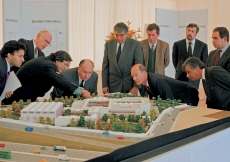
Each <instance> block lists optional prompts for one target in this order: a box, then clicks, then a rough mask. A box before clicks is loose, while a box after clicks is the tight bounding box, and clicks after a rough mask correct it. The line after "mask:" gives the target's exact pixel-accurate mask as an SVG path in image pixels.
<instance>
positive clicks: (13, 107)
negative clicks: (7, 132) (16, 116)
mask: <svg viewBox="0 0 230 162" xmlns="http://www.w3.org/2000/svg"><path fill="white" fill-rule="evenodd" d="M16 104H17V102H16V101H14V102H13V103H12V111H14V110H15V107H16Z"/></svg>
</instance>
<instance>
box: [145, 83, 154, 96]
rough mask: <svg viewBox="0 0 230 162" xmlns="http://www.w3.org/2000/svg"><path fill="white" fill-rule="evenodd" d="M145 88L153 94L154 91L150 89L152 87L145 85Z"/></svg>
mask: <svg viewBox="0 0 230 162" xmlns="http://www.w3.org/2000/svg"><path fill="white" fill-rule="evenodd" d="M145 89H146V91H147V92H148V94H149V95H151V96H152V94H153V93H152V90H151V89H150V87H149V86H147V85H145Z"/></svg>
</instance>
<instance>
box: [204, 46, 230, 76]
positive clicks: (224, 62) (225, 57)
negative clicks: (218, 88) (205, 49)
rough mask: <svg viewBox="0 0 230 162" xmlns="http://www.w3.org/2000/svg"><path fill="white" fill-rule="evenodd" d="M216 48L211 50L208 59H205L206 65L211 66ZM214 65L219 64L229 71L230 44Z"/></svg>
mask: <svg viewBox="0 0 230 162" xmlns="http://www.w3.org/2000/svg"><path fill="white" fill-rule="evenodd" d="M217 51H218V50H214V51H211V52H210V54H209V56H208V60H207V64H206V66H207V67H211V66H213V63H214V60H215V58H216V53H217ZM216 66H220V67H222V68H223V69H225V70H227V71H228V72H230V46H229V47H228V48H227V50H226V51H225V52H224V53H223V55H222V56H221V58H220V60H219V61H218V62H217V64H216Z"/></svg>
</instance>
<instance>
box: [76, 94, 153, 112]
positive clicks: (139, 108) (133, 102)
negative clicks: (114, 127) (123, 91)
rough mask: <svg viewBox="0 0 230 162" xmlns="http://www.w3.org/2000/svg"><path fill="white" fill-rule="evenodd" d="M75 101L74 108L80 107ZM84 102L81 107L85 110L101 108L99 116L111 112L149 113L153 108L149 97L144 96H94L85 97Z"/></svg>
mask: <svg viewBox="0 0 230 162" xmlns="http://www.w3.org/2000/svg"><path fill="white" fill-rule="evenodd" d="M75 102H78V101H75ZM75 102H73V104H72V109H79V107H75V105H77V104H76V103H75ZM82 104H83V105H82V106H81V109H83V110H90V109H92V108H94V109H97V110H99V117H102V116H103V115H104V114H109V112H110V113H115V114H117V115H119V114H124V115H129V114H133V115H140V114H141V113H142V112H143V111H145V112H146V114H147V115H149V114H150V108H151V104H150V102H149V99H148V98H142V97H123V98H119V99H114V98H106V97H94V98H88V99H85V100H84V102H83V103H82ZM90 112H91V111H90Z"/></svg>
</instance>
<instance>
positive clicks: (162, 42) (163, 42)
mask: <svg viewBox="0 0 230 162" xmlns="http://www.w3.org/2000/svg"><path fill="white" fill-rule="evenodd" d="M157 43H160V44H161V45H163V46H169V44H168V42H165V41H163V40H160V39H158V40H157Z"/></svg>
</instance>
